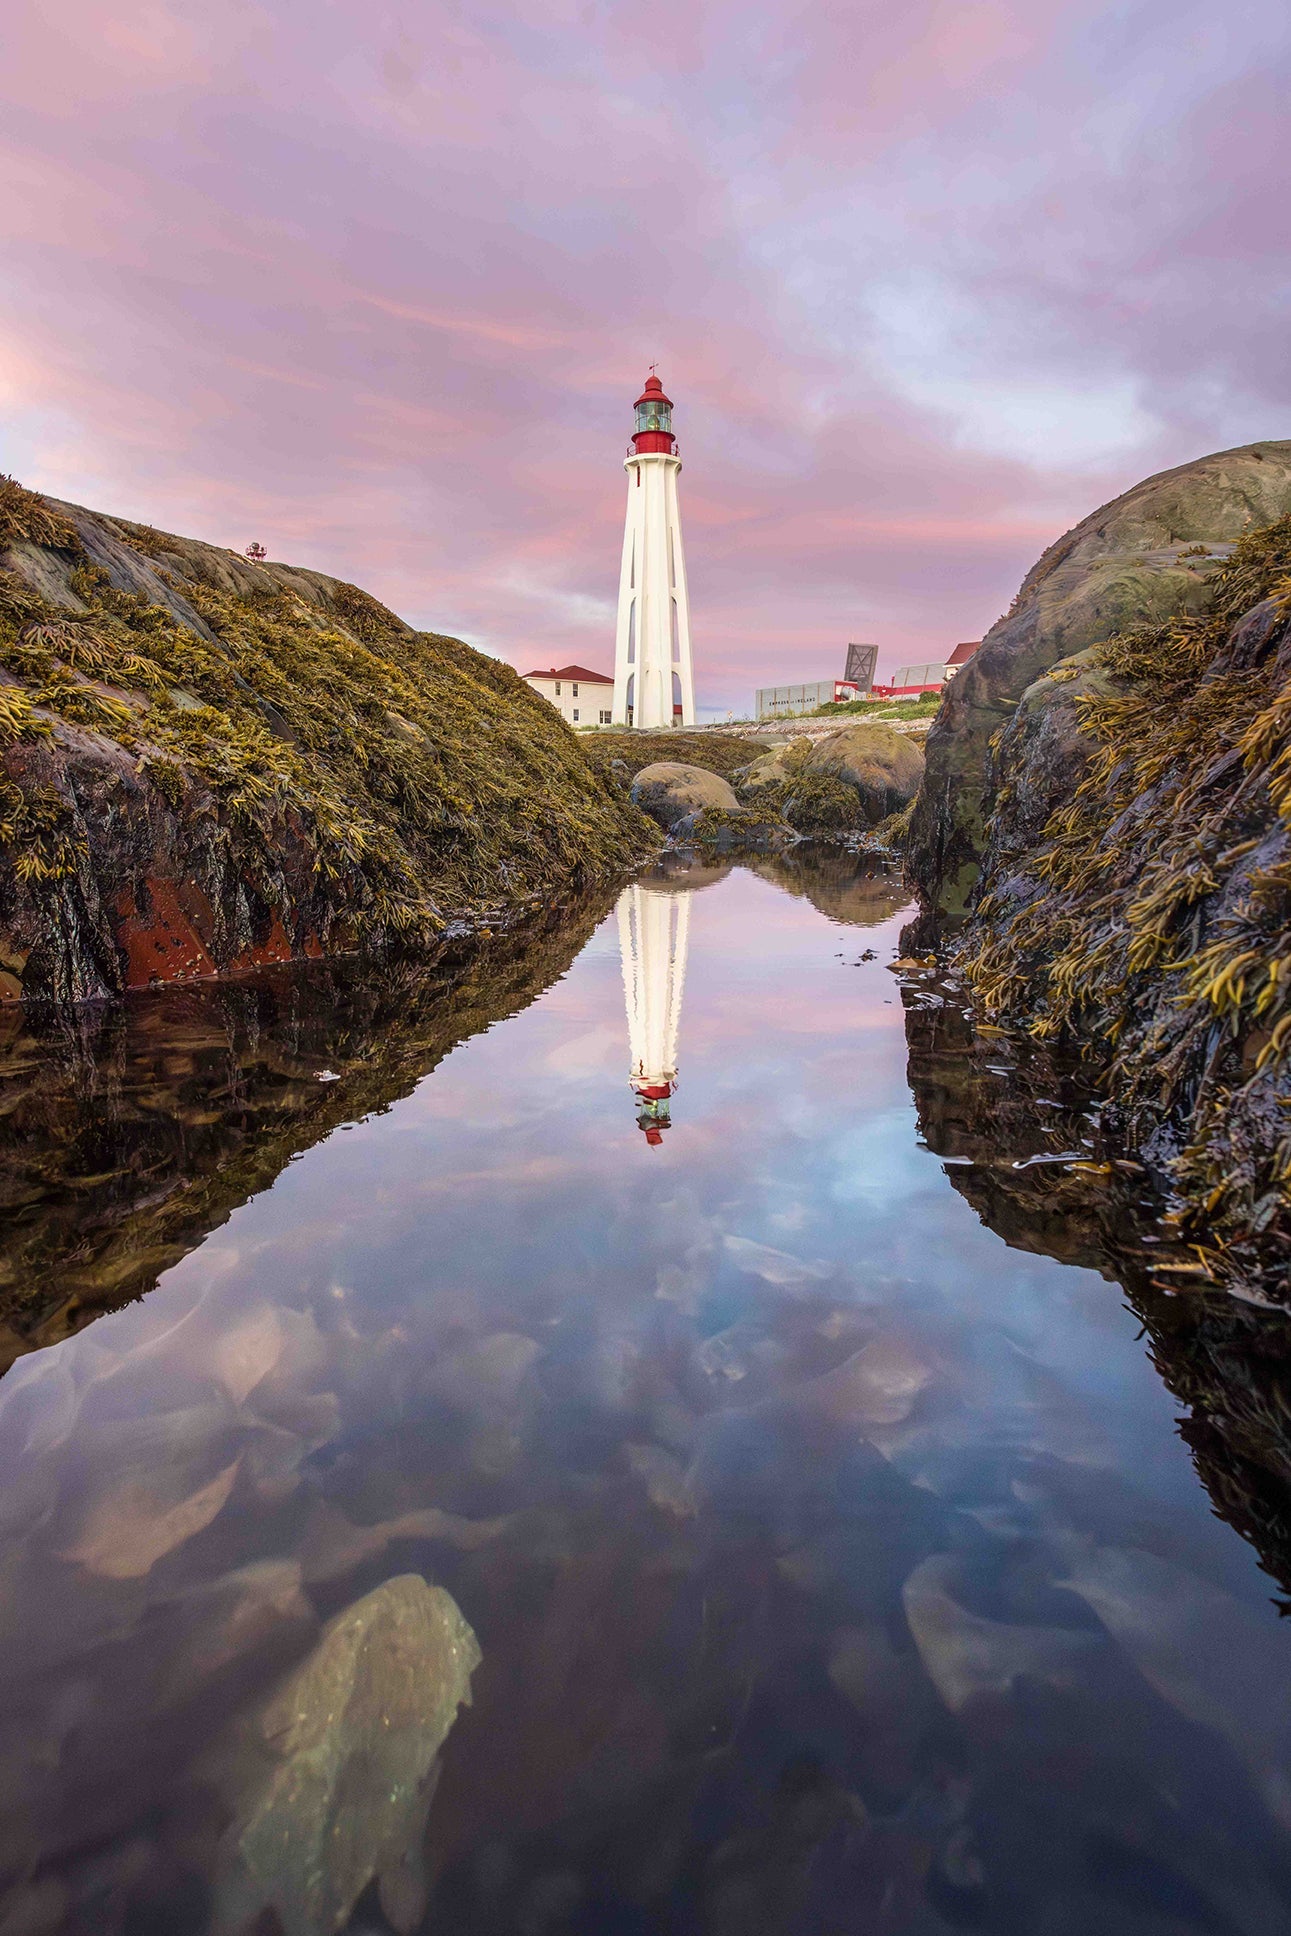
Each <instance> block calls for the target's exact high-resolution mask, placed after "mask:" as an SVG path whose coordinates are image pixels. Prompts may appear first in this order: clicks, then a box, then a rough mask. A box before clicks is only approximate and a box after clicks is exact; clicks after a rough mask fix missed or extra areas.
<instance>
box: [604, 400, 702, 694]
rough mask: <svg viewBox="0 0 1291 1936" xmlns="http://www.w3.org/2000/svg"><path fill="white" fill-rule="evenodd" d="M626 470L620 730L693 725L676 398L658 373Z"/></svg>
mask: <svg viewBox="0 0 1291 1936" xmlns="http://www.w3.org/2000/svg"><path fill="white" fill-rule="evenodd" d="M623 468H624V469H625V470H626V472H627V474H628V515H627V522H626V525H625V527H624V532H623V566H622V570H621V572H620V574H619V621H618V632H617V635H616V638H615V646H614V724H615V725H616V726H638V727H649V726H693V725H694V723H695V680H694V674H693V672H692V670H691V663H690V603H689V600H688V598H687V595H686V560H685V555H684V553H683V552H682V548H681V516H680V513H679V511H678V508H677V478H678V475H679V474H680V471H681V458H680V457H679V456H678V454H677V440H676V438H675V437H674V436H673V434H672V399H671V398H670V397H666V396H665V395H664V390H663V385H662V383H660V381H659V379H658V377H657V376H655V375H654V373H653V371H652V372H651V374H650V375H649V376H648V377H647V379H646V385H645V388H644V390H643V391H642V392H641V395H640V396H639V397H638V398H637V401H636V429H635V431H634V432H633V435H632V443H631V445H630V447H629V449H628V454H627V457H626V459H625V461H624V466H623Z"/></svg>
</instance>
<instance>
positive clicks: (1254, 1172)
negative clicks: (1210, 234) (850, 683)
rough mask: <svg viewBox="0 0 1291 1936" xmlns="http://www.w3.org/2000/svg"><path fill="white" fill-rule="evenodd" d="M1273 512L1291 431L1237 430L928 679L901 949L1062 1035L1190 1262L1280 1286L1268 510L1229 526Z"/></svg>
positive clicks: (1279, 899)
mask: <svg viewBox="0 0 1291 1936" xmlns="http://www.w3.org/2000/svg"><path fill="white" fill-rule="evenodd" d="M1288 504H1291V445H1284V444H1280V445H1274V446H1259V447H1252V448H1250V449H1247V450H1244V451H1237V452H1229V453H1224V454H1223V455H1222V456H1220V457H1216V458H1208V459H1204V460H1202V462H1201V463H1199V464H1196V465H1191V466H1186V467H1184V468H1183V469H1182V470H1181V471H1178V472H1171V473H1168V474H1167V475H1166V476H1164V477H1161V478H1155V479H1149V480H1148V482H1147V483H1146V484H1144V485H1141V486H1140V487H1138V489H1137V491H1134V492H1131V493H1129V494H1127V496H1126V497H1125V498H1124V499H1121V500H1118V502H1117V503H1116V504H1115V505H1112V506H1108V507H1105V509H1104V510H1103V511H1101V512H1099V513H1096V514H1095V516H1094V517H1093V518H1092V519H1088V520H1086V522H1085V524H1083V525H1081V526H1079V527H1078V528H1077V531H1076V532H1075V533H1072V534H1070V536H1069V539H1067V540H1064V541H1063V543H1062V545H1060V546H1057V547H1054V549H1053V550H1052V551H1051V552H1050V553H1047V554H1046V556H1045V558H1044V559H1042V560H1041V561H1040V564H1039V565H1037V567H1036V569H1035V571H1034V572H1033V573H1032V574H1031V576H1030V577H1029V578H1028V580H1027V581H1026V584H1025V585H1024V587H1023V590H1022V593H1021V594H1020V599H1019V604H1018V607H1017V609H1016V611H1015V613H1014V614H1013V615H1012V616H1011V617H1010V619H1009V620H1007V621H1002V622H1001V625H1000V627H997V628H996V631H995V632H994V633H992V634H991V636H990V638H989V639H988V641H987V644H986V645H985V646H984V647H983V649H982V652H981V653H979V655H978V657H977V659H975V660H974V661H973V663H972V665H971V666H970V667H969V669H968V671H967V672H966V673H965V675H964V680H963V686H964V690H963V691H962V692H961V691H960V690H959V687H960V684H961V682H960V681H959V680H957V681H956V682H955V684H954V686H953V687H952V688H951V690H950V692H949V693H948V695H947V698H946V701H945V704H944V705H943V707H942V711H941V713H940V714H939V717H938V726H937V729H936V733H935V734H934V737H933V740H932V741H931V742H930V751H929V767H928V776H927V780H926V782H925V785H924V787H923V789H922V790H921V792H920V795H919V799H918V802H917V803H916V806H915V810H914V813H913V816H912V819H911V828H910V835H909V844H908V847H907V869H908V872H909V874H910V875H911V877H912V878H913V879H914V880H915V881H916V882H917V884H918V885H919V886H920V888H921V890H922V891H923V893H924V894H925V896H926V897H927V898H926V900H925V905H924V912H923V915H922V917H921V919H920V921H919V922H918V923H916V924H915V925H914V926H913V927H912V929H911V931H910V935H909V937H908V945H909V946H910V948H911V949H912V950H916V951H917V950H919V949H920V948H924V947H928V946H933V947H942V948H945V949H948V950H949V953H950V954H951V956H953V958H954V960H955V961H956V962H957V963H958V965H959V966H960V967H961V968H962V970H963V972H964V973H965V975H966V976H967V977H968V980H969V982H970V985H971V987H972V989H973V992H974V999H975V1000H976V1002H977V1003H978V1005H979V1008H980V1011H981V1013H982V1014H983V1015H984V1016H985V1017H987V1018H988V1019H991V1020H994V1021H996V1022H1003V1023H1005V1024H1006V1025H1009V1026H1021V1027H1024V1028H1026V1029H1028V1030H1029V1031H1030V1032H1031V1034H1033V1035H1034V1036H1036V1037H1037V1038H1040V1039H1045V1040H1053V1041H1065V1042H1068V1043H1071V1044H1075V1045H1079V1046H1080V1047H1081V1048H1082V1049H1083V1051H1084V1053H1085V1054H1086V1055H1087V1057H1088V1058H1089V1061H1090V1065H1091V1068H1096V1069H1097V1070H1098V1071H1099V1080H1100V1084H1101V1087H1102V1091H1103V1095H1104V1098H1105V1111H1106V1120H1107V1123H1108V1126H1109V1128H1110V1127H1111V1126H1112V1125H1113V1123H1115V1127H1116V1129H1117V1132H1118V1134H1119V1137H1120V1147H1121V1150H1122V1153H1123V1154H1124V1155H1126V1156H1127V1157H1131V1158H1135V1159H1138V1160H1140V1161H1142V1162H1144V1163H1146V1164H1147V1165H1148V1166H1149V1167H1151V1168H1152V1169H1153V1170H1154V1171H1155V1173H1156V1174H1157V1176H1158V1178H1159V1179H1160V1181H1161V1184H1162V1187H1163V1188H1165V1189H1167V1190H1168V1191H1169V1192H1170V1194H1171V1196H1172V1199H1173V1204H1174V1209H1175V1211H1176V1213H1177V1216H1178V1218H1179V1221H1180V1229H1181V1231H1182V1232H1183V1233H1184V1234H1185V1235H1186V1236H1187V1237H1188V1239H1189V1240H1190V1241H1191V1242H1192V1244H1193V1245H1194V1248H1195V1252H1196V1256H1197V1259H1198V1260H1199V1268H1200V1269H1203V1270H1204V1271H1205V1272H1206V1274H1207V1275H1208V1277H1209V1278H1210V1280H1211V1281H1213V1282H1216V1283H1221V1284H1223V1285H1225V1286H1227V1287H1228V1288H1229V1289H1231V1290H1233V1291H1234V1292H1235V1293H1236V1294H1238V1295H1239V1296H1242V1297H1245V1298H1248V1299H1253V1300H1255V1301H1256V1302H1262V1303H1265V1304H1276V1305H1287V1304H1288V1303H1291V1270H1289V1267H1288V1256H1289V1255H1291V1252H1289V1249H1288V1245H1289V1243H1291V1184H1289V1182H1288V1174H1289V1172H1288V1161H1287V1156H1288V1141H1287V1129H1286V1111H1287V1106H1288V1056H1289V1055H1291V1009H1289V1006H1288V1001H1289V987H1288V985H1287V984H1286V983H1285V972H1286V971H1285V966H1284V964H1285V962H1286V960H1287V959H1288V951H1289V950H1291V846H1289V844H1288V841H1289V836H1288V823H1287V809H1288V793H1287V785H1286V773H1285V768H1286V757H1285V746H1286V733H1287V725H1288V719H1289V718H1291V696H1289V695H1291V628H1289V627H1288V621H1287V612H1286V601H1285V590H1284V588H1285V585H1286V583H1287V578H1288V571H1289V570H1291V516H1283V517H1281V518H1278V519H1275V521H1274V522H1273V523H1271V524H1268V525H1264V526H1256V525H1254V524H1252V523H1251V522H1250V519H1251V518H1252V517H1253V515H1254V514H1255V513H1256V511H1257V510H1260V509H1264V508H1266V507H1267V506H1269V505H1272V506H1274V507H1275V508H1277V507H1281V508H1282V509H1284V510H1285V509H1286V507H1287V505H1288ZM1162 528H1168V529H1169V530H1170V531H1171V532H1173V534H1174V539H1175V542H1174V544H1173V548H1172V549H1171V550H1170V551H1169V553H1168V554H1167V553H1165V552H1162V551H1160V550H1159V549H1153V548H1152V544H1153V541H1154V540H1155V539H1156V538H1157V537H1159V535H1160V531H1161V529H1162ZM1185 536H1187V537H1188V538H1189V539H1190V542H1189V543H1187V544H1182V543H1181V542H1180V540H1181V539H1182V538H1183V537H1185ZM1109 572H1113V573H1115V574H1119V575H1118V576H1117V577H1116V584H1117V585H1119V586H1120V587H1121V589H1122V590H1125V588H1126V586H1130V587H1131V589H1132V588H1133V586H1137V587H1138V591H1137V592H1135V593H1134V595H1133V596H1132V597H1129V596H1128V593H1127V597H1128V603H1127V602H1126V601H1125V600H1123V599H1120V598H1119V597H1113V596H1112V595H1111V593H1110V591H1109V589H1108V585H1109V580H1108V573H1109ZM1127 574H1128V576H1127ZM1185 579H1187V580H1189V581H1190V582H1189V583H1188V584H1185V583H1183V581H1184V580H1185ZM1140 593H1141V594H1142V596H1141V597H1140V596H1139V594H1140ZM1163 600H1164V601H1165V603H1164V604H1162V601H1163ZM1171 600H1174V601H1175V603H1174V607H1173V610H1171V608H1170V601H1171ZM1041 659H1043V661H1044V663H1043V664H1041ZM979 663H980V664H981V670H980V671H979V670H978V667H979ZM992 680H994V681H995V684H994V685H991V684H990V682H991V681H992ZM992 695H993V696H992ZM992 707H993V708H994V713H992V710H991V709H992ZM992 717H994V719H995V724H994V727H993V728H992V731H991V734H990V745H989V749H988V750H987V751H986V752H985V753H983V744H984V742H983V734H984V733H985V730H986V726H987V724H988V723H989V721H990V719H991V718H992ZM975 763H976V764H975ZM974 775H975V776H976V777H974ZM970 822H971V823H972V824H971V829H970ZM956 830H957V831H956ZM970 832H971V838H970V837H969V835H970ZM961 836H962V838H961ZM957 842H958V843H959V844H958V845H957V844H956V843H957ZM948 915H950V916H955V917H957V919H956V920H955V921H952V922H950V923H949V925H948V923H947V919H946V917H947V916H948Z"/></svg>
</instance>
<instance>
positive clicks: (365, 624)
mask: <svg viewBox="0 0 1291 1936" xmlns="http://www.w3.org/2000/svg"><path fill="white" fill-rule="evenodd" d="M0 798H2V804H3V812H0V1002H3V1001H7V1000H11V999H21V1000H28V1001H40V1002H45V1001H63V1002H66V1001H90V1000H93V1001H99V1000H102V999H104V998H105V997H108V996H112V995H119V994H121V993H123V992H124V990H126V989H127V988H139V987H143V986H146V985H148V984H150V983H154V982H157V983H160V982H171V981H186V980H192V979H198V978H205V977H208V976H211V975H217V974H225V973H228V974H241V973H242V972H243V971H245V970H246V969H249V968H254V967H259V966H263V965H266V964H269V963H276V962H283V961H288V960H291V959H294V958H297V957H300V956H310V955H318V954H327V953H331V952H340V951H346V950H349V949H352V948H354V947H355V946H356V945H359V944H362V945H364V946H365V947H367V948H369V949H373V950H375V949H377V948H380V947H384V946H386V945H388V944H390V943H393V942H394V941H396V940H398V939H400V938H403V939H407V940H412V941H417V942H423V943H424V942H425V941H427V940H430V939H432V938H433V937H434V936H435V935H437V934H439V933H441V932H442V931H443V930H444V929H445V928H446V927H448V926H450V925H451V926H453V927H457V926H459V925H461V924H471V923H478V922H481V920H483V921H485V922H487V924H488V925H490V926H492V925H494V924H495V922H496V918H497V913H498V910H499V908H509V909H513V910H518V909H519V908H521V907H525V906H532V904H533V903H534V902H535V901H537V900H543V901H546V900H548V899H550V898H551V896H552V895H553V894H555V893H558V892H560V891H563V890H565V889H574V888H580V887H582V886H584V885H587V884H594V883H601V882H610V881H613V880H616V879H618V878H619V877H621V875H622V873H623V872H624V870H625V869H627V868H628V867H630V866H632V865H633V863H634V862H636V861H637V860H639V859H641V858H642V857H643V855H644V854H645V853H647V852H648V851H649V848H650V845H651V841H652V834H651V830H650V829H649V828H648V827H646V826H645V825H644V824H643V822H642V820H641V817H640V815H638V814H635V813H633V812H632V811H631V810H630V809H629V808H628V807H627V804H626V802H625V801H624V799H623V798H622V795H621V793H620V792H619V791H618V790H617V789H614V788H611V787H607V786H606V784H605V782H604V780H603V779H602V778H600V777H599V776H598V775H597V774H596V773H594V772H593V771H592V770H591V768H590V767H589V765H588V763H587V760H586V759H585V757H584V755H583V751H582V748H581V745H580V743H579V741H578V740H577V739H576V738H575V737H574V735H573V734H572V733H571V732H570V731H569V729H568V728H567V727H566V726H565V725H564V724H563V722H562V721H561V719H560V717H559V715H558V714H557V713H556V712H555V711H554V710H553V708H552V707H551V706H549V705H548V704H547V702H546V701H545V700H544V699H541V698H540V697H539V696H538V695H537V694H536V693H534V692H531V691H530V689H529V687H528V686H526V685H525V683H524V681H523V680H522V679H521V678H520V677H519V675H518V674H517V673H515V672H514V671H512V669H511V668H510V667H509V666H504V665H502V664H500V663H499V661H497V660H496V659H489V658H487V657H485V656H484V655H482V654H481V653H478V652H474V651H472V649H471V648H470V647H469V646H467V645H464V644H463V643H462V642H461V641H460V640H456V639H451V638H446V637H442V636H440V635H438V634H434V633H427V632H414V631H413V629H412V627H411V626H409V625H406V624H404V622H403V620H402V619H400V618H397V617H396V616H395V614H394V613H393V612H390V611H387V610H386V609H385V607H384V606H382V605H379V604H378V603H377V601H376V600H375V599H373V598H370V597H369V596H368V595H367V593H365V592H362V591H360V590H359V589H358V588H357V587H356V586H354V585H349V584H345V583H343V582H341V581H340V580H339V579H334V578H325V577H324V576H323V575H322V574H321V573H319V572H311V571H302V570H297V569H295V568H293V567H291V566H287V565H277V564H254V563H252V562H250V561H249V560H248V559H246V558H240V557H237V556H236V555H235V554H234V553H232V552H229V551H222V550H220V549H219V548H218V547H217V546H214V545H206V544H200V543H198V542H197V541H195V540H193V539H189V538H180V537H174V536H171V535H170V534H168V533H165V532H160V531H154V530H152V529H151V528H150V527H145V526H142V525H135V524H128V523H126V522H125V521H124V520H121V519H113V518H108V517H105V516H103V515H102V514H101V513H99V512H93V511H87V510H84V509H82V508H81V507H79V506H77V505H72V504H62V503H54V502H52V501H47V500H45V499H43V498H41V497H39V496H38V495H37V494H36V493H34V492H30V491H24V490H23V489H22V488H21V487H20V486H19V485H16V484H13V483H12V482H11V481H9V480H5V479H0Z"/></svg>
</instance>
